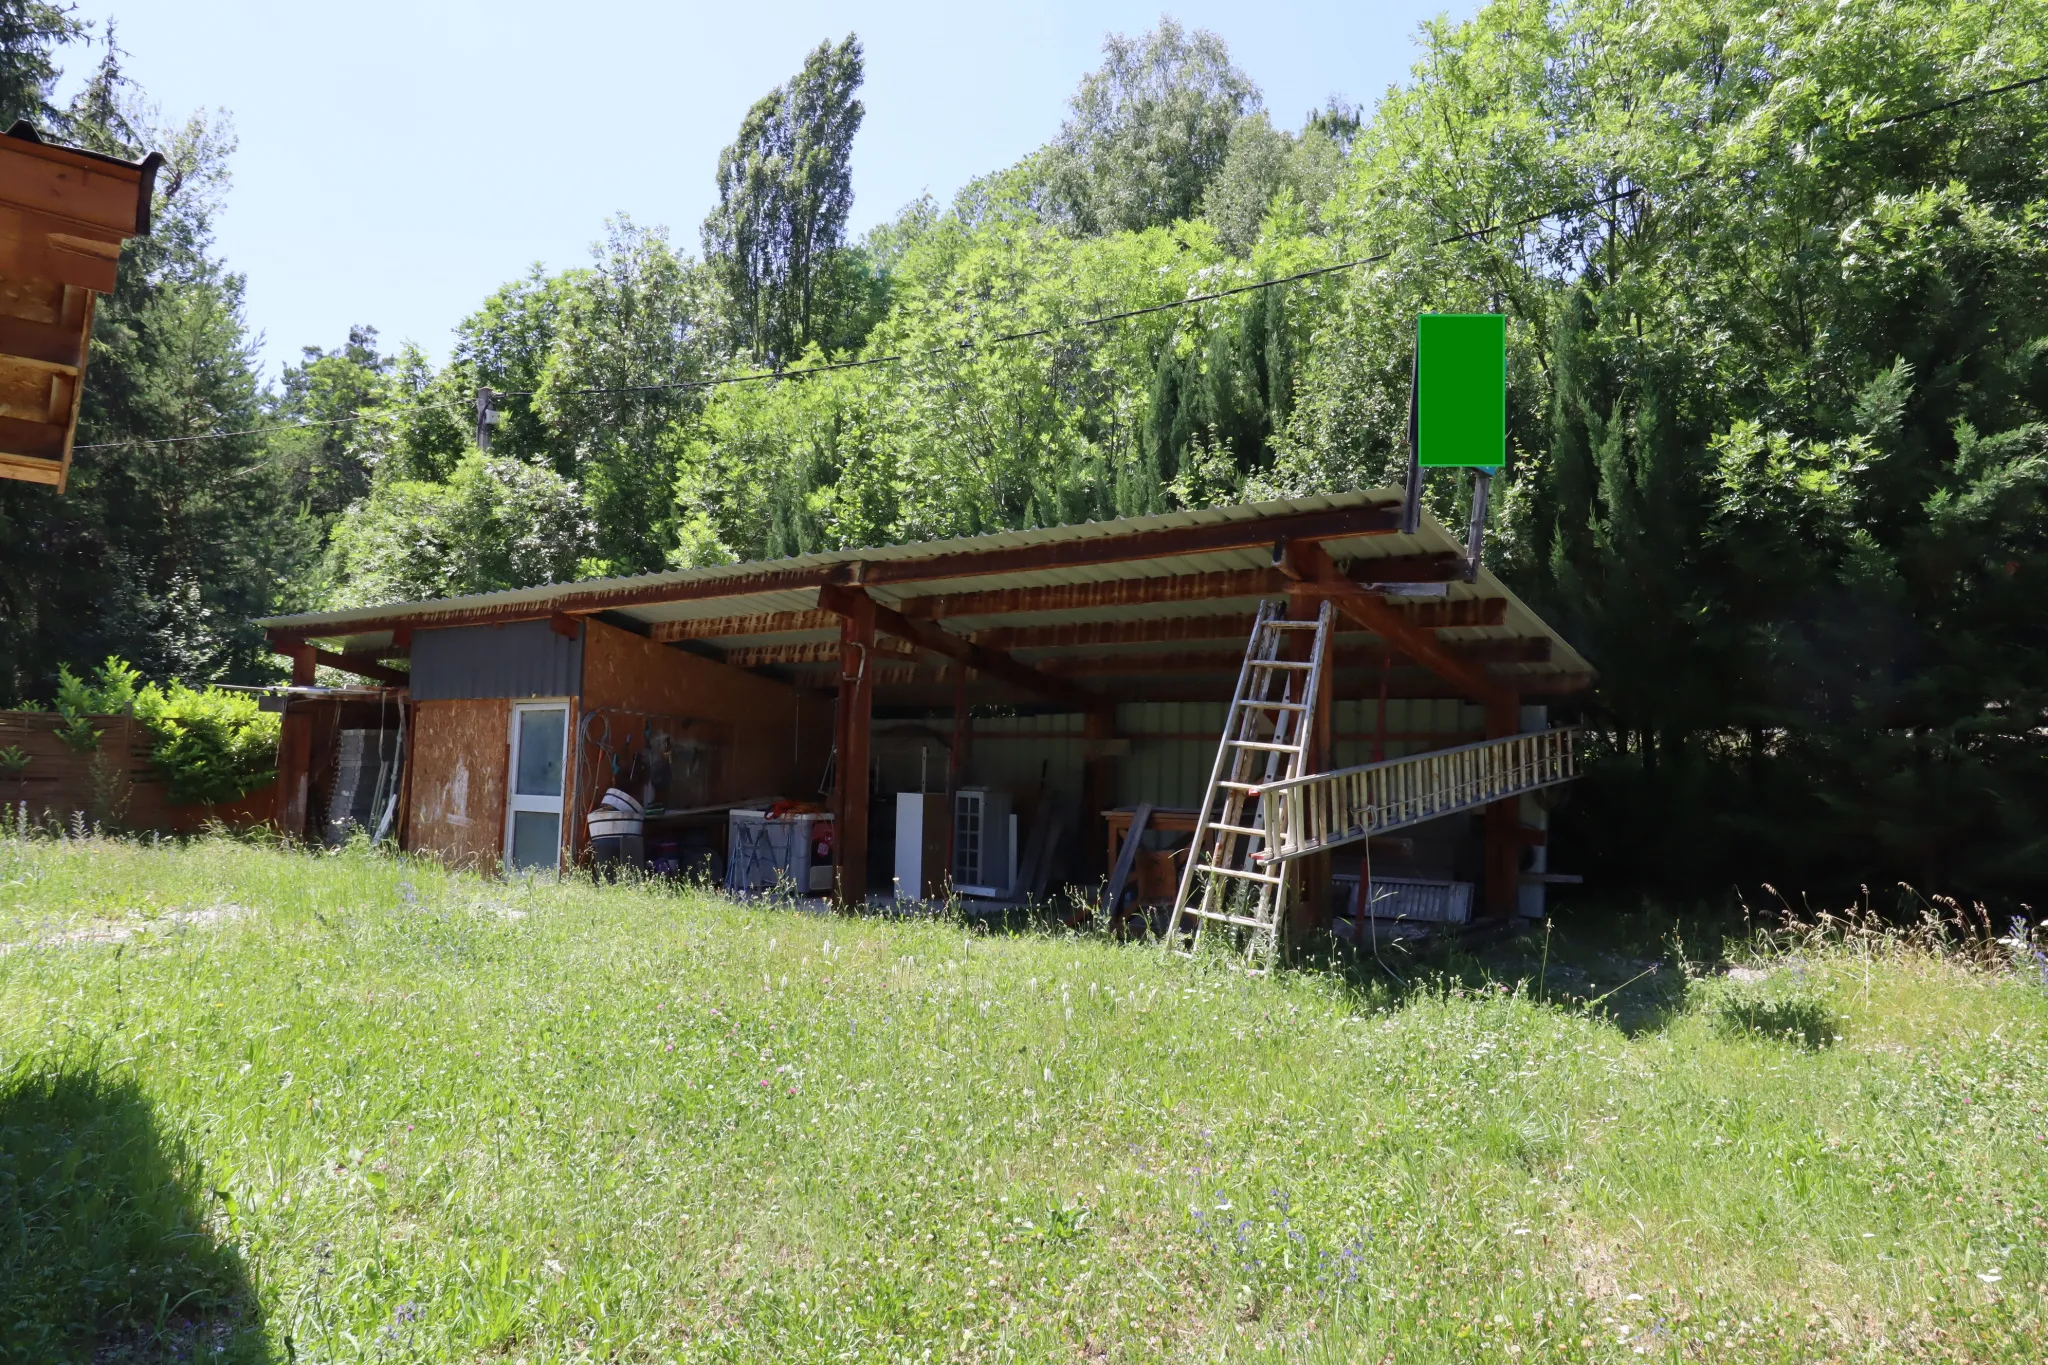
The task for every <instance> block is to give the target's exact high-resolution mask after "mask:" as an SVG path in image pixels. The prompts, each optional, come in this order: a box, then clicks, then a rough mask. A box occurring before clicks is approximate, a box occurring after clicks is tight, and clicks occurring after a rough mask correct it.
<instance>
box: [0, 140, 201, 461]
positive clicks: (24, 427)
mask: <svg viewBox="0 0 2048 1365" xmlns="http://www.w3.org/2000/svg"><path fill="white" fill-rule="evenodd" d="M162 162H163V158H162V157H161V156H160V155H158V154H157V153H154V152H152V153H151V154H150V155H149V156H148V157H146V158H144V159H143V160H141V161H139V162H129V161H121V160H119V159H117V158H114V157H110V156H101V155H100V154H98V153H96V152H86V151H80V150H78V149H77V148H74V147H59V146H55V145H53V144H49V143H45V142H43V141H42V139H41V138H40V137H38V136H37V134H36V132H35V130H34V128H32V127H30V126H29V125H28V124H27V123H25V122H23V123H17V124H15V125H14V127H13V128H11V129H9V130H8V132H7V133H6V134H5V135H4V136H0V478H8V479H20V480H25V481H27V482H29V483H41V484H49V485H51V486H53V487H55V488H56V490H57V491H58V492H60V493H61V492H63V491H64V484H65V481H66V480H67V479H68V478H69V476H70V472H71V445H72V440H73V438H74V436H75V435H76V432H77V429H78V404H79V399H80V396H81V395H82V393H83V391H84V387H85V360H86V349H87V345H88V342H89V341H90V339H91V336H92V315H93V300H94V297H95V295H98V294H109V293H112V292H113V289H114V270H115V267H116V266H117V265H118V264H119V262H120V259H121V244H122V243H123V242H124V241H126V240H127V239H128V238H130V237H134V236H138V235H140V234H143V233H147V232H148V231H149V208H150V199H151V196H152V194H153V192H154V190H155V185H156V171H157V167H158V166H159V165H161V164H162Z"/></svg>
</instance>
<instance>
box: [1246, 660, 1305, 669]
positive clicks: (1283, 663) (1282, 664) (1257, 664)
mask: <svg viewBox="0 0 2048 1365" xmlns="http://www.w3.org/2000/svg"><path fill="white" fill-rule="evenodd" d="M1244 666H1245V667H1246V668H1314V667H1315V661H1314V660H1312V659H1246V660H1245V662H1244Z"/></svg>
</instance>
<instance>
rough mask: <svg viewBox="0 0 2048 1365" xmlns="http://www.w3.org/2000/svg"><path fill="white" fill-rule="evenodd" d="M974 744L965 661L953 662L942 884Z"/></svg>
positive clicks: (954, 851)
mask: <svg viewBox="0 0 2048 1365" xmlns="http://www.w3.org/2000/svg"><path fill="white" fill-rule="evenodd" d="M973 746H974V714H973V712H972V711H971V710H970V709H969V708H968V705H967V664H966V662H965V661H963V660H958V659H956V660H954V662H953V747H952V749H951V751H950V752H948V753H947V755H946V884H947V885H948V886H951V885H952V882H953V867H954V864H955V862H956V861H957V859H958V857H959V849H958V848H957V847H955V844H954V835H953V811H954V808H955V804H956V803H955V798H957V797H958V796H959V795H960V784H961V782H963V781H965V780H966V777H967V758H968V753H969V751H970V750H971V749H972V748H973Z"/></svg>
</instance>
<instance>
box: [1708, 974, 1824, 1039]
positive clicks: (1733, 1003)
mask: <svg viewBox="0 0 2048 1365" xmlns="http://www.w3.org/2000/svg"><path fill="white" fill-rule="evenodd" d="M1709 1007H1710V1010H1711V1013H1712V1017H1713V1020H1714V1025H1715V1027H1716V1028H1717V1029H1719V1030H1720V1031H1721V1032H1723V1033H1727V1034H1752V1035H1756V1036H1760V1037H1765V1038H1776V1039H1779V1040H1781V1041H1784V1042H1788V1043H1792V1044H1794V1045H1795V1046H1798V1047H1805V1048H1823V1047H1827V1046H1829V1045H1830V1044H1832V1043H1833V1042H1834V1041H1835V1039H1836V1038H1837V1037H1838V1036H1839V1034H1838V1026H1839V1024H1840V1019H1839V1017H1838V1016H1837V1014H1836V1012H1835V1005H1834V1000H1833V998H1832V997H1831V996H1830V995H1829V994H1828V991H1827V988H1826V987H1825V986H1823V985H1821V984H1820V983H1819V982H1817V981H1815V980H1814V979H1813V978H1812V977H1811V976H1809V975H1808V974H1807V973H1806V972H1805V971H1804V970H1803V969H1801V968H1799V967H1781V968H1778V969H1777V970H1775V971H1772V972H1771V973H1770V974H1769V975H1767V976H1764V977H1762V978H1761V979H1733V978H1730V979H1724V980H1722V981H1721V982H1718V983H1716V985H1715V986H1714V987H1713V988H1712V990H1711V991H1710V993H1709Z"/></svg>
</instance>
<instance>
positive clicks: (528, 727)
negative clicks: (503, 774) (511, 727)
mask: <svg viewBox="0 0 2048 1365" xmlns="http://www.w3.org/2000/svg"><path fill="white" fill-rule="evenodd" d="M568 731H569V708H568V707H566V706H551V707H549V708H548V709H547V710H545V711H521V712H520V713H519V780H518V782H517V784H516V785H514V787H513V788H512V790H513V792H514V793H515V794H516V795H519V796H560V795H561V794H562V750H563V747H564V745H563V740H565V739H567V738H568Z"/></svg>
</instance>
